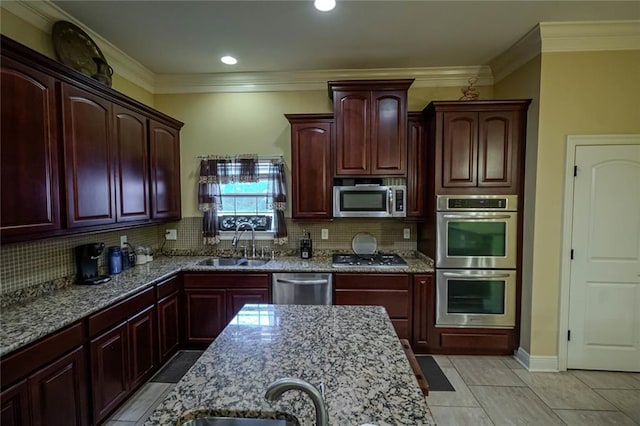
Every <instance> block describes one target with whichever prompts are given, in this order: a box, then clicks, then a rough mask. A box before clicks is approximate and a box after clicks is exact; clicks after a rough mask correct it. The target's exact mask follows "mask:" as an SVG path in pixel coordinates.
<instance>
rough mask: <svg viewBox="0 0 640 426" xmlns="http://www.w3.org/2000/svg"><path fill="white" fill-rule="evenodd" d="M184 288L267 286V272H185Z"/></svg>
mask: <svg viewBox="0 0 640 426" xmlns="http://www.w3.org/2000/svg"><path fill="white" fill-rule="evenodd" d="M184 287H185V288H267V289H268V288H269V274H244V273H239V274H185V276H184Z"/></svg>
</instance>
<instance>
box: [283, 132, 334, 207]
mask: <svg viewBox="0 0 640 426" xmlns="http://www.w3.org/2000/svg"><path fill="white" fill-rule="evenodd" d="M331 130H332V125H331V123H330V122H310V123H295V124H292V125H291V163H292V165H291V169H292V170H291V171H292V177H291V184H292V195H293V209H292V212H293V218H294V219H331V217H332V216H333V211H332V188H333V187H332V181H331Z"/></svg>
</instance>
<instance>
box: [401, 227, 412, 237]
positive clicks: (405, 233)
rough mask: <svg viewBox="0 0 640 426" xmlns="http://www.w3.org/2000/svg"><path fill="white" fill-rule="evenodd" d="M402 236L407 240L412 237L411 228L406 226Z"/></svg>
mask: <svg viewBox="0 0 640 426" xmlns="http://www.w3.org/2000/svg"><path fill="white" fill-rule="evenodd" d="M402 236H403V237H404V239H405V240H408V239H410V238H411V228H404V232H403V233H402Z"/></svg>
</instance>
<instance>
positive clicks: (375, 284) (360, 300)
mask: <svg viewBox="0 0 640 426" xmlns="http://www.w3.org/2000/svg"><path fill="white" fill-rule="evenodd" d="M334 278H335V297H334V303H335V304H336V305H377V306H383V307H385V309H386V310H387V313H388V314H389V317H390V318H391V322H392V323H393V326H394V328H395V330H396V333H397V334H398V337H399V338H401V339H410V338H411V308H412V307H411V299H412V298H411V291H410V289H411V284H410V281H409V275H408V274H335V277H334Z"/></svg>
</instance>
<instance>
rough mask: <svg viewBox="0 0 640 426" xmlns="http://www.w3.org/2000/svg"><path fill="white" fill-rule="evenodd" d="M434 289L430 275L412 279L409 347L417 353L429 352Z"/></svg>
mask: <svg viewBox="0 0 640 426" xmlns="http://www.w3.org/2000/svg"><path fill="white" fill-rule="evenodd" d="M435 303H436V300H435V288H434V285H433V276H432V275H416V276H414V277H413V341H412V342H411V346H412V347H413V350H414V351H415V352H418V353H427V352H428V350H429V343H430V341H429V330H430V329H431V328H432V327H435V315H434V307H435Z"/></svg>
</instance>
